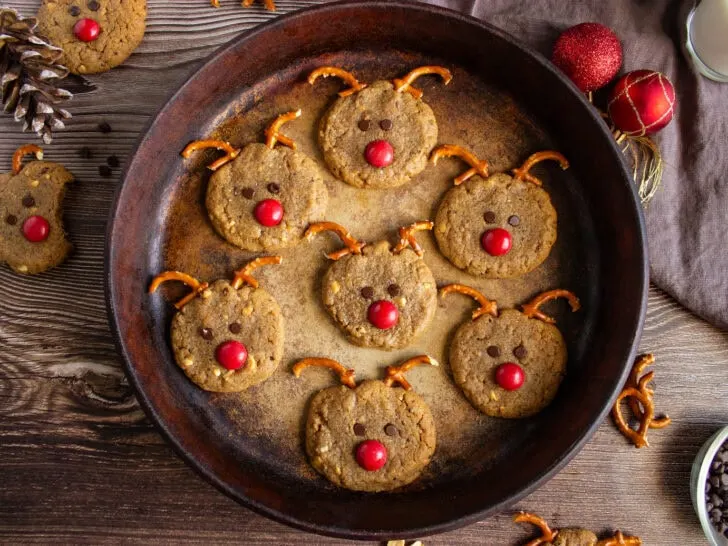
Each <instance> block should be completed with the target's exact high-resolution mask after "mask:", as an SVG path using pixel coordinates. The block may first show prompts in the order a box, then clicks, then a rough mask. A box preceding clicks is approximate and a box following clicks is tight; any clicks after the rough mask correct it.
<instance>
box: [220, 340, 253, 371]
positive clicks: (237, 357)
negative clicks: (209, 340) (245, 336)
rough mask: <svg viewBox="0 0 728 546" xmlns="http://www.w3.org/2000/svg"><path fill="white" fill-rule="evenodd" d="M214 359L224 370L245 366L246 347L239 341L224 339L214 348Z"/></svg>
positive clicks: (246, 357) (246, 358)
mask: <svg viewBox="0 0 728 546" xmlns="http://www.w3.org/2000/svg"><path fill="white" fill-rule="evenodd" d="M215 360H217V361H218V362H219V363H220V366H222V367H223V368H225V369H226V370H237V369H238V368H242V367H243V366H245V362H246V361H247V360H248V349H246V348H245V345H243V344H242V343H240V342H239V341H225V342H223V343H220V345H218V346H217V349H215Z"/></svg>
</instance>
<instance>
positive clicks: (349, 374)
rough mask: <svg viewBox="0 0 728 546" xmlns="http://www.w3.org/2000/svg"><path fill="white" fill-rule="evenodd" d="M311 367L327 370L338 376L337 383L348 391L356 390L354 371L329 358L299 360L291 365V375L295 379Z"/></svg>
mask: <svg viewBox="0 0 728 546" xmlns="http://www.w3.org/2000/svg"><path fill="white" fill-rule="evenodd" d="M311 366H317V367H320V368H329V369H330V370H333V371H334V372H336V373H337V374H338V376H339V381H341V383H342V384H343V385H346V386H347V387H349V388H350V389H355V388H356V380H355V379H354V370H353V369H351V368H345V367H344V366H342V365H341V364H340V363H339V362H337V361H336V360H331V359H330V358H304V359H303V360H299V361H298V362H296V363H295V364H294V365H293V369H292V371H293V375H295V376H296V377H300V376H301V372H302V371H303V370H304V369H306V368H309V367H311Z"/></svg>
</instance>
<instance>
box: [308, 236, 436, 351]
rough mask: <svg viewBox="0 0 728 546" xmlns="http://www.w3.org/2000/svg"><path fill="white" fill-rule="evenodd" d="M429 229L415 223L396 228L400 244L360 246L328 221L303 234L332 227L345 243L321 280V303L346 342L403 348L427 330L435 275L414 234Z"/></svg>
mask: <svg viewBox="0 0 728 546" xmlns="http://www.w3.org/2000/svg"><path fill="white" fill-rule="evenodd" d="M430 229H432V222H417V223H415V224H412V225H411V226H407V227H403V228H401V229H400V242H399V243H398V244H397V245H396V246H395V247H392V246H391V245H390V243H389V242H388V241H379V242H377V243H374V244H364V243H361V242H359V241H357V240H356V239H354V238H353V237H352V236H351V234H350V233H349V232H348V231H347V230H346V229H345V228H344V227H342V226H340V225H338V224H334V223H333V222H322V223H319V224H314V225H312V226H311V227H310V228H309V230H308V232H307V234H308V235H310V236H313V235H314V234H316V233H319V232H321V231H334V232H335V233H336V234H337V235H339V237H341V239H342V241H343V242H344V243H345V245H346V247H345V248H344V249H342V250H339V251H336V252H332V253H330V254H328V257H329V258H330V259H332V260H334V261H333V263H332V264H331V266H330V267H329V269H328V270H327V271H326V273H325V274H324V277H323V281H322V287H321V291H322V297H323V302H324V306H325V307H326V310H327V311H328V312H329V314H330V315H331V317H332V318H333V319H334V322H336V324H337V326H338V327H339V328H341V330H343V331H344V332H345V333H346V335H347V337H348V339H349V341H351V342H352V343H354V344H355V345H360V346H362V347H374V348H379V349H384V350H394V349H400V348H402V347H406V346H407V345H409V344H410V343H412V342H413V341H414V340H415V339H416V338H417V337H418V336H419V335H420V334H421V333H422V332H423V331H424V330H426V329H427V327H428V326H429V324H430V323H431V322H432V319H433V317H434V315H435V311H436V310H437V286H436V284H435V279H434V277H433V275H432V272H431V271H430V268H429V267H427V264H425V261H424V260H423V259H422V248H421V247H420V245H419V244H418V243H417V241H416V240H415V236H414V234H415V233H416V232H417V231H420V230H430Z"/></svg>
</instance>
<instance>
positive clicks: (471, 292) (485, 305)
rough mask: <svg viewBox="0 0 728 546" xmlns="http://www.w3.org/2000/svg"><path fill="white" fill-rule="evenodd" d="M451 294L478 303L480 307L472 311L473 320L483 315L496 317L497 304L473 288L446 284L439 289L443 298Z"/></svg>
mask: <svg viewBox="0 0 728 546" xmlns="http://www.w3.org/2000/svg"><path fill="white" fill-rule="evenodd" d="M452 292H457V293H458V294H465V295H466V296H470V297H471V298H473V299H474V300H475V301H477V302H478V304H479V305H480V307H478V308H477V309H476V310H475V311H473V320H475V319H477V318H478V317H482V316H483V315H492V316H494V317H497V316H498V304H497V303H496V302H494V301H492V300H489V299H488V298H486V297H485V296H484V295H483V293H482V292H478V291H477V290H476V289H475V288H472V287H470V286H465V285H464V284H448V285H447V286H443V287H442V288H441V289H440V294H442V295H443V296H447V295H448V294H451V293H452Z"/></svg>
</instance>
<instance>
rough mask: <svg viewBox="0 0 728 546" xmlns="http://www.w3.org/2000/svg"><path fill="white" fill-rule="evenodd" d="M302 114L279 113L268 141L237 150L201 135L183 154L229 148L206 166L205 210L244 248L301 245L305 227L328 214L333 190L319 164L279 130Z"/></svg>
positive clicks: (225, 234)
mask: <svg viewBox="0 0 728 546" xmlns="http://www.w3.org/2000/svg"><path fill="white" fill-rule="evenodd" d="M300 115H301V111H300V110H297V111H295V112H288V113H286V114H282V115H280V116H278V117H277V118H276V119H275V120H274V121H273V123H271V124H270V126H269V127H268V128H267V129H266V131H265V134H266V141H265V144H258V143H252V144H248V145H247V146H245V147H244V148H243V149H242V150H238V149H235V148H233V147H232V146H231V145H230V144H229V143H228V142H223V141H221V140H197V141H194V142H191V143H190V144H188V145H187V147H186V148H185V149H184V150H183V151H182V156H183V157H185V158H187V157H190V155H191V154H192V152H194V151H195V150H199V149H202V148H217V149H218V150H223V151H224V152H225V155H224V156H223V157H221V158H220V159H218V160H216V161H215V162H213V163H211V164H210V165H209V166H208V168H209V169H210V170H211V171H214V173H213V175H212V177H211V178H210V182H209V185H208V186H207V198H206V201H205V202H206V205H207V213H208V215H209V216H210V221H211V222H212V225H213V226H214V228H215V230H216V231H217V232H218V233H219V234H220V236H222V237H223V238H224V239H225V240H226V241H228V242H229V243H232V244H233V245H235V246H237V247H239V248H242V249H243V250H250V251H253V252H259V251H270V250H276V249H280V248H285V247H289V246H293V245H295V244H298V242H299V241H300V240H301V238H302V237H303V233H304V231H305V230H306V226H308V225H309V224H310V223H311V222H316V221H318V220H321V219H323V217H324V214H325V213H326V205H327V203H328V199H329V195H328V192H327V191H326V185H325V184H324V180H323V177H322V173H321V170H320V169H319V166H318V165H317V164H316V163H315V162H314V161H313V160H312V159H311V158H309V157H308V156H307V155H305V154H303V153H301V152H297V151H296V143H295V142H293V140H291V139H290V138H288V137H286V136H284V135H282V134H280V133H279V132H278V131H279V130H280V128H281V126H282V125H283V124H284V123H286V122H287V121H291V120H293V119H296V118H297V117H299V116H300ZM277 142H279V143H281V144H283V147H276V143H277Z"/></svg>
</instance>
